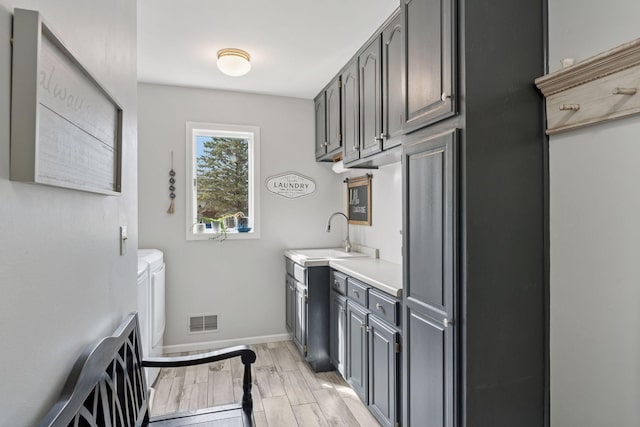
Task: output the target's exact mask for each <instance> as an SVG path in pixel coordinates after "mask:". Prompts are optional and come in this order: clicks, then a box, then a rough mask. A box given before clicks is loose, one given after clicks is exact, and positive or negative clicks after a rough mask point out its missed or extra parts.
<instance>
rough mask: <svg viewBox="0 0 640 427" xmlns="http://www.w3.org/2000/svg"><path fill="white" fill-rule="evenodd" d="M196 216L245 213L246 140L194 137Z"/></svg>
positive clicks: (247, 163)
mask: <svg viewBox="0 0 640 427" xmlns="http://www.w3.org/2000/svg"><path fill="white" fill-rule="evenodd" d="M196 161H197V184H196V185H197V202H198V215H199V216H200V217H205V218H220V217H223V216H228V215H234V214H236V213H238V212H242V213H243V215H246V214H247V213H248V212H249V141H248V140H247V139H244V138H229V137H213V136H198V137H197V159H196Z"/></svg>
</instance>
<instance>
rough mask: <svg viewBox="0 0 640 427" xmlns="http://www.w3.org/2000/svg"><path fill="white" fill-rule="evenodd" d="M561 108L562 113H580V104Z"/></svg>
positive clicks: (563, 105) (564, 105)
mask: <svg viewBox="0 0 640 427" xmlns="http://www.w3.org/2000/svg"><path fill="white" fill-rule="evenodd" d="M559 108H560V111H578V110H579V109H580V104H562V105H561V106H560V107H559Z"/></svg>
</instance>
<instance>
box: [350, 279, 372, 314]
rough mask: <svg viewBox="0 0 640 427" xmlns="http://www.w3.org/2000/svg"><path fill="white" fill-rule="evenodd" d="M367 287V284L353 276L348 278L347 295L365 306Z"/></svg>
mask: <svg viewBox="0 0 640 427" xmlns="http://www.w3.org/2000/svg"><path fill="white" fill-rule="evenodd" d="M367 288H368V286H367V285H365V284H364V283H362V282H360V281H358V280H355V279H352V278H351V277H349V278H348V279H347V296H348V297H349V298H350V299H352V300H354V301H356V302H358V303H360V304H361V305H363V306H364V307H366V306H367Z"/></svg>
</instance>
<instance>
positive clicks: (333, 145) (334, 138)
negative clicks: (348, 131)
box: [325, 77, 342, 155]
mask: <svg viewBox="0 0 640 427" xmlns="http://www.w3.org/2000/svg"><path fill="white" fill-rule="evenodd" d="M325 96H326V109H327V112H326V122H327V123H326V126H327V153H328V154H330V155H331V154H333V153H336V152H339V151H340V149H341V148H342V125H341V120H342V118H341V114H340V104H341V101H340V77H336V78H335V79H334V80H333V81H332V82H331V83H330V84H329V86H328V87H327V90H326V95H325Z"/></svg>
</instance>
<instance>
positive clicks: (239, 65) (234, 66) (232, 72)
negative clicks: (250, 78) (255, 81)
mask: <svg viewBox="0 0 640 427" xmlns="http://www.w3.org/2000/svg"><path fill="white" fill-rule="evenodd" d="M250 59H251V57H250V56H249V54H248V53H247V52H245V51H244V50H241V49H233V48H227V49H220V50H219V51H218V68H219V69H220V71H222V72H223V73H225V74H227V75H229V76H234V77H235V76H243V75H245V74H247V73H248V72H249V70H250V69H251V62H249V60H250Z"/></svg>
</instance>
